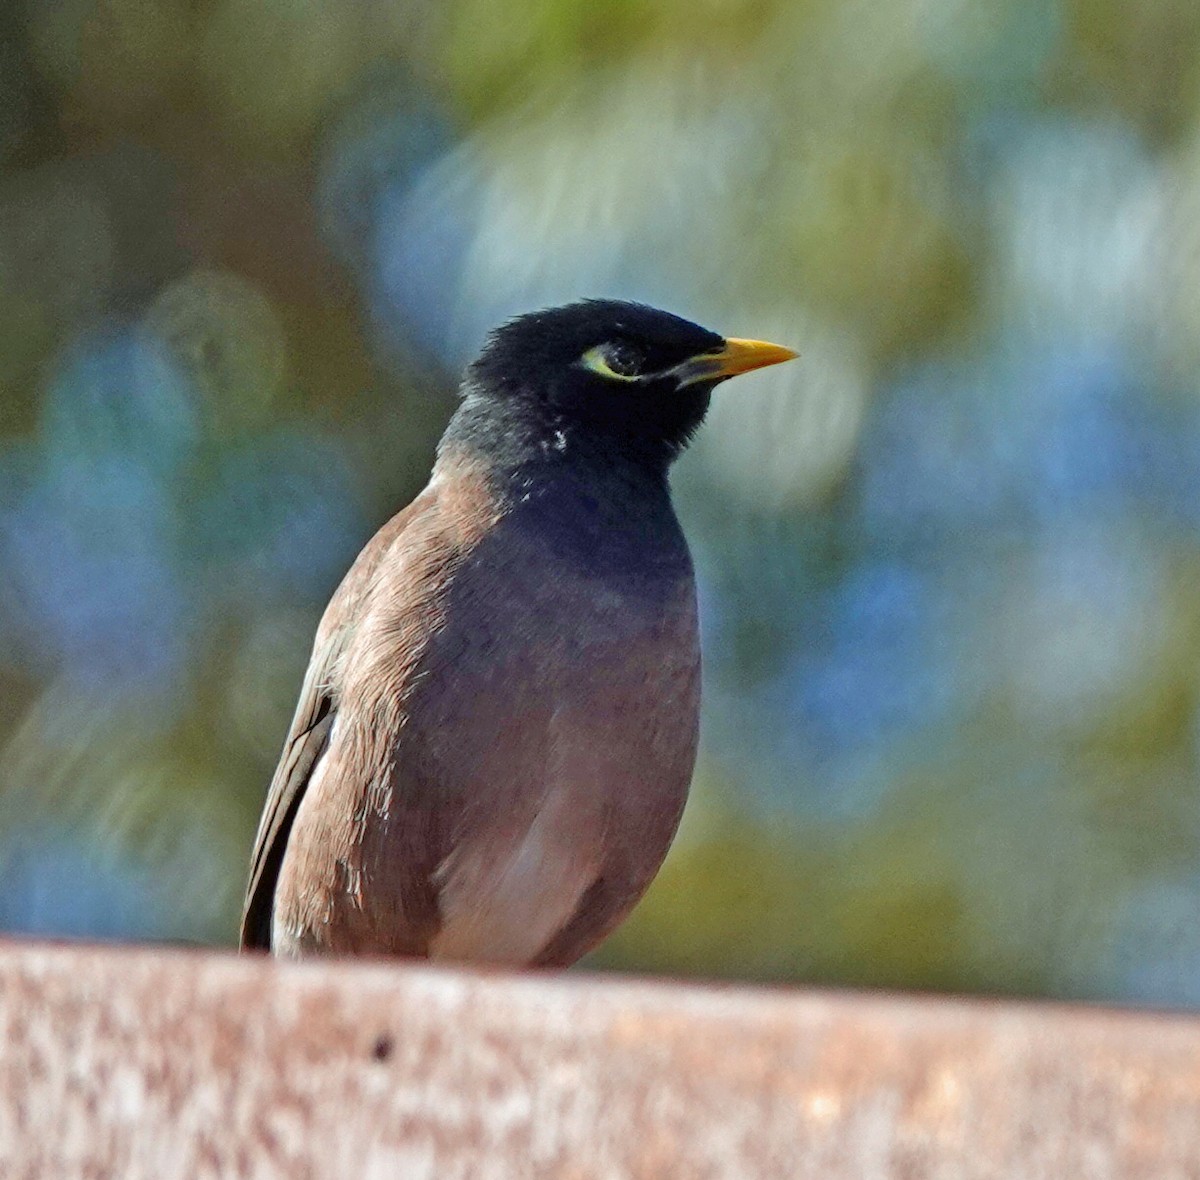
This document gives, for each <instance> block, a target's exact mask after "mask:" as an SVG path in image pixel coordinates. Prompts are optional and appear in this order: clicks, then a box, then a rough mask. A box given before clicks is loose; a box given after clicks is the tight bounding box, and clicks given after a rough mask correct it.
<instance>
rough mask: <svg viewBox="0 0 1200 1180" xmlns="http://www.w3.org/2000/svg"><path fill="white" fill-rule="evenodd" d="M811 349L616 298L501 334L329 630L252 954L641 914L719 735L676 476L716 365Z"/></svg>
mask: <svg viewBox="0 0 1200 1180" xmlns="http://www.w3.org/2000/svg"><path fill="white" fill-rule="evenodd" d="M796 355H797V354H796V353H795V352H793V351H792V350H791V349H789V348H784V347H782V346H780V345H775V344H770V343H767V342H765V341H761V340H748V339H741V338H734V337H723V336H721V335H718V334H717V333H715V332H712V331H709V330H708V329H706V328H703V327H700V326H699V325H697V324H695V323H692V322H691V321H689V320H687V319H683V318H681V317H679V316H676V315H673V314H671V313H669V312H665V311H660V310H657V309H655V308H652V307H649V306H646V305H644V304H639V303H633V302H628V301H624V300H612V299H588V300H582V301H579V302H575V303H570V304H567V305H564V306H560V307H552V308H548V309H544V310H539V311H534V312H530V313H527V314H524V315H520V316H518V317H516V318H514V319H511V320H509V321H507V322H506V323H504V324H502V325H501V326H500V327H498V328H496V329H495V330H493V331H492V332H491V334H490V335H489V336H488V337H487V340H486V343H485V345H484V347H483V349H482V351H481V352H480V353H479V355H478V356H477V358H476V359H475V360H474V361H473V362H471V364H470V365H469V366H468V367H467V370H466V374H465V377H464V379H463V382H462V386H461V389H460V400H459V404H458V406H457V409H456V411H455V413H454V414H453V416H452V417H451V419H450V421H449V424H448V426H447V428H446V430H445V433H444V435H443V436H442V438H441V441H440V442H439V444H438V448H437V456H436V460H435V463H434V466H433V470H432V474H431V476H430V479H429V482H428V484H427V485H426V487H425V488H424V490H423V491H421V492H420V494H418V495H417V496H416V498H415V499H414V500H413V501H412V502H411V503H410V504H409V505H408V506H407V507H406V508H404V509H403V510H402V511H400V512H399V513H398V514H397V515H396V516H394V517H393V518H392V519H391V520H390V521H389V522H388V523H387V524H385V525H384V526H383V527H382V528H381V529H380V530H379V532H378V533H376V535H375V536H374V537H373V539H372V540H371V541H370V542H369V543H368V544H367V545H366V547H365V548H364V549H363V550H362V552H361V553H360V554H359V556H358V558H357V559H356V560H355V562H354V563H353V565H352V566H351V568H350V569H349V571H348V572H347V574H346V575H345V577H344V579H343V580H342V582H341V584H340V585H339V587H338V588H337V590H336V591H335V593H334V594H333V597H332V599H331V600H330V602H329V605H328V607H327V608H326V610H325V612H324V615H323V616H322V618H321V621H320V623H319V625H318V628H317V631H316V636H315V639H314V643H313V649H312V656H311V660H310V663H309V666H308V670H307V673H306V675H305V677H304V681H303V686H302V688H301V691H300V698H299V702H298V704H297V707H296V712H295V716H294V719H293V721H292V724H291V728H290V730H289V732H288V734H287V738H286V741H285V743H284V747H283V751H282V755H281V757H280V761H279V764H278V767H277V769H276V771H275V774H274V777H273V779H272V781H271V785H270V788H269V791H268V794H267V798H266V802H265V805H264V809H263V813H262V818H261V821H260V823H259V826H258V831H257V835H256V838H255V843H254V850H253V855H252V859H251V868H250V877H249V883H248V887H247V890H246V897H245V905H244V909H243V915H242V923H241V939H240V941H241V946H242V948H243V949H245V950H261V951H270V952H272V953H273V954H275V955H276V956H279V957H283V958H299V957H307V956H310V955H341V954H347V955H383V956H403V957H411V958H420V959H429V960H433V961H435V962H451V963H477V964H490V965H508V966H511V967H518V968H538V967H566V966H569V965H571V964H572V963H574V962H576V961H577V960H578V959H579V958H581V957H582V956H583V955H584V954H586V953H587V952H588V951H590V950H592V949H593V948H594V947H596V946H597V945H598V944H599V943H600V942H602V941H603V940H604V939H605V938H606V937H607V936H608V935H609V934H610V933H611V932H612V931H613V930H614V929H615V928H616V927H617V926H618V925H619V924H620V923H621V921H622V920H623V919H624V918H625V917H626V916H627V915H628V913H629V912H630V910H631V909H632V908H633V906H634V904H635V903H636V902H637V901H638V900H639V899H640V898H641V896H642V895H643V893H644V892H645V890H646V889H647V887H648V886H649V884H650V882H651V881H652V879H653V878H654V877H655V875H656V874H657V872H658V870H659V868H660V867H661V865H662V863H663V860H664V858H665V857H666V854H667V851H668V849H669V847H670V845H671V842H672V839H673V838H674V835H675V831H676V828H677V826H678V823H679V820H680V816H681V814H682V811H683V807H684V803H685V801H686V798H687V794H688V789H689V785H690V780H691V777H692V772H693V769H694V765H695V760H696V750H697V741H698V732H699V715H700V644H699V629H698V620H697V603H696V586H695V578H694V572H693V565H692V559H691V555H690V552H689V549H688V544H687V541H686V539H685V537H684V534H683V531H682V529H681V526H680V523H679V520H678V518H677V516H676V513H675V510H674V507H673V505H672V500H671V493H670V486H669V481H668V472H669V469H670V467H671V464H672V463H673V462H674V460H675V459H676V458H677V457H678V456H679V455H680V453H681V452H682V451H683V450H684V448H685V447H686V446H687V444H688V442H689V441H690V440H691V439H692V438H693V436H694V435H695V433H696V431H697V430H698V428H699V427H700V425H701V423H702V422H703V420H704V417H705V414H706V412H707V411H708V408H709V404H710V400H711V397H712V394H713V390H714V389H715V387H716V386H717V385H718V384H719V383H721V382H723V381H725V380H727V379H728V378H730V377H733V376H736V375H738V374H741V373H746V372H749V371H751V370H753V369H758V368H762V367H764V366H767V365H774V364H777V363H780V362H782V361H787V360H790V359H792V358H793V357H795V356H796Z"/></svg>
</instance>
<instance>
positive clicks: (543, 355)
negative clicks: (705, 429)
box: [447, 299, 725, 472]
mask: <svg viewBox="0 0 1200 1180" xmlns="http://www.w3.org/2000/svg"><path fill="white" fill-rule="evenodd" d="M724 344H725V341H724V339H723V338H722V337H721V336H718V335H717V334H716V333H715V332H710V331H709V330H708V329H706V328H702V327H700V326H699V325H698V324H694V323H691V322H690V321H688V320H685V319H682V318H680V317H679V316H676V315H671V314H670V313H669V312H665V311H658V310H656V309H655V308H652V307H647V306H645V305H644V304H640V303H629V302H625V301H622V300H613V299H589V300H584V301H582V302H579V303H571V304H567V305H566V306H564V307H555V308H549V309H547V310H545V311H537V312H532V313H530V314H528V315H522V316H519V317H517V318H516V319H513V320H510V321H509V322H508V323H506V324H504V325H502V326H501V327H499V328H497V329H496V330H495V331H494V332H492V334H491V335H490V336H489V337H488V340H487V343H486V344H485V345H484V348H483V351H482V352H481V353H480V355H479V357H478V358H477V359H476V360H475V361H474V362H473V363H472V364H471V366H470V367H469V369H468V370H467V377H466V381H465V382H464V384H463V395H464V405H463V407H462V408H461V409H460V411H459V413H458V415H456V418H455V422H454V423H453V424H452V425H451V429H450V431H449V432H448V434H447V439H448V441H457V442H465V443H467V444H468V445H473V446H474V447H475V448H476V449H485V450H487V451H489V452H490V453H492V454H493V455H495V456H496V457H497V458H500V457H501V456H504V455H511V454H515V453H517V452H520V453H521V454H522V455H524V456H526V457H528V456H530V455H531V453H533V452H536V451H537V450H541V451H542V452H545V453H547V454H550V455H553V454H554V453H555V452H564V453H565V452H567V451H575V452H578V453H581V454H585V455H592V456H596V455H598V456H599V457H601V458H602V459H608V460H613V461H617V460H619V459H624V460H629V461H631V462H634V463H637V464H639V465H641V466H648V467H650V468H653V469H656V470H660V471H663V472H665V470H666V468H667V466H668V465H669V464H670V462H671V460H672V459H673V458H675V456H677V455H678V454H679V453H680V451H682V450H683V448H684V447H685V446H686V445H687V443H688V440H689V439H690V438H691V437H692V435H693V434H694V433H695V431H696V429H697V428H698V427H699V426H700V423H701V422H702V421H703V420H704V415H705V413H706V412H707V410H708V405H709V401H710V398H711V395H712V389H713V386H714V385H715V384H716V380H717V379H714V380H696V379H695V378H694V377H692V378H691V379H690V380H689V379H687V378H686V377H685V376H684V375H683V374H681V373H679V372H674V371H673V370H676V369H677V367H678V366H680V365H682V364H683V363H684V362H686V361H688V360H690V359H692V358H693V357H696V356H699V355H702V354H705V353H711V352H714V351H717V350H719V349H721V348H722V347H723V346H724ZM531 448H533V452H531Z"/></svg>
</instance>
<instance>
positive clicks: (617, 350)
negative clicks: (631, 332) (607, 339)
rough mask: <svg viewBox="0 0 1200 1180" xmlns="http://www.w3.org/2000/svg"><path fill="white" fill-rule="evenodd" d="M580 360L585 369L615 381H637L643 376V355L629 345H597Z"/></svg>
mask: <svg viewBox="0 0 1200 1180" xmlns="http://www.w3.org/2000/svg"><path fill="white" fill-rule="evenodd" d="M580 360H581V361H582V363H583V366H584V368H587V369H591V370H592V372H593V373H599V374H600V376H601V377H609V378H611V379H612V380H614V381H636V380H637V379H638V377H639V376H640V375H641V367H642V356H641V353H639V352H638V350H637V349H636V348H634V347H632V346H631V345H629V344H597V345H596V347H595V348H589V349H588V350H587V352H585V353H584V354H583V356H582V357H581V358H580Z"/></svg>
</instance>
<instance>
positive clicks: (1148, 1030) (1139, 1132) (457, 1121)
mask: <svg viewBox="0 0 1200 1180" xmlns="http://www.w3.org/2000/svg"><path fill="white" fill-rule="evenodd" d="M0 1028H2V1030H3V1039H2V1041H0V1176H3V1177H22V1178H23V1177H30V1178H32V1177H39V1178H40V1177H53V1178H54V1180H60V1178H61V1180H70V1178H73V1177H117V1178H120V1180H141V1178H146V1180H174V1178H179V1180H200V1178H204V1177H220V1178H221V1180H231V1178H235V1177H274V1176H279V1177H289V1178H290V1177H296V1178H300V1177H310V1176H311V1177H350V1178H366V1180H377V1178H383V1177H388V1178H391V1177H396V1178H398V1180H410V1178H412V1180H424V1178H426V1177H428V1178H431V1180H433V1178H436V1180H443V1178H456V1177H463V1178H466V1177H471V1178H476V1177H478V1178H491V1177H505V1178H508V1177H514V1178H522V1180H523V1178H526V1177H554V1178H556V1180H559V1178H561V1180H591V1178H601V1177H603V1178H609V1177H638V1178H655V1180H658V1178H665V1177H680V1178H686V1180H690V1178H693V1177H736V1178H738V1180H743V1178H752V1177H781V1178H785V1177H786V1178H787V1180H792V1178H794V1177H813V1178H819V1180H875V1178H883V1177H887V1178H889V1180H890V1178H897V1180H900V1178H905V1180H917V1178H919V1180H973V1178H983V1177H988V1178H992V1177H1020V1178H1030V1180H1035V1178H1036V1180H1041V1178H1045V1180H1093V1178H1094V1180H1101V1178H1104V1180H1108V1178H1116V1177H1121V1178H1134V1177H1145V1178H1147V1180H1173V1178H1176V1177H1178V1178H1180V1180H1183V1178H1185V1177H1186V1178H1192V1177H1200V1021H1197V1020H1194V1019H1190V1018H1184V1017H1178V1016H1169V1015H1153V1014H1147V1013H1135V1012H1119V1011H1111V1010H1103V1009H1089V1008H1082V1007H1076V1008H1073V1007H1064V1006H1055V1005H1043V1004H1020V1003H998V1002H986V1001H970V1000H956V999H934V998H904V997H899V996H888V995H871V994H838V993H814V992H803V991H788V990H782V989H781V990H761V989H751V988H740V987H697V986H690V985H683V984H677V983H671V982H638V981H627V980H623V979H613V978H604V977H597V976H588V975H569V976H554V975H538V974H532V975H510V974H502V973H496V974H486V973H472V972H456V971H446V970H435V969H432V968H428V967H422V966H409V965H396V964H389V963H351V962H318V963H302V964H278V963H273V962H270V961H268V960H266V959H249V958H241V959H239V958H237V957H234V956H232V955H226V954H209V953H200V952H196V953H191V952H178V951H164V950H134V949H100V948H93V947H70V946H52V945H39V944H19V943H8V944H0Z"/></svg>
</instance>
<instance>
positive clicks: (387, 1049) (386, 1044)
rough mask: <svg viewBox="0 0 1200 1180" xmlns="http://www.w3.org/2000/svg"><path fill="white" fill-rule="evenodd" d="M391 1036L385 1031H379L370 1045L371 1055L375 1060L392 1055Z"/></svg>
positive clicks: (383, 1059)
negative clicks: (373, 1042)
mask: <svg viewBox="0 0 1200 1180" xmlns="http://www.w3.org/2000/svg"><path fill="white" fill-rule="evenodd" d="M392 1048H393V1046H392V1038H391V1037H390V1036H388V1034H387V1033H380V1034H379V1036H377V1037H376V1038H375V1044H374V1045H372V1046H371V1056H372V1057H374V1058H375V1060H376V1061H386V1060H387V1059H388V1058H389V1057H391V1055H392Z"/></svg>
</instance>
